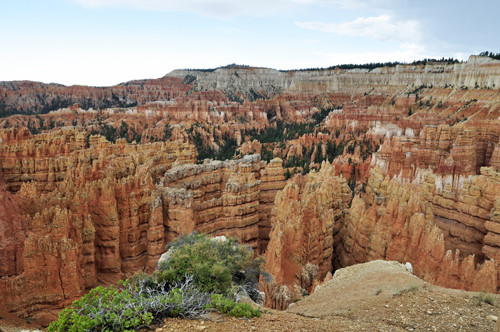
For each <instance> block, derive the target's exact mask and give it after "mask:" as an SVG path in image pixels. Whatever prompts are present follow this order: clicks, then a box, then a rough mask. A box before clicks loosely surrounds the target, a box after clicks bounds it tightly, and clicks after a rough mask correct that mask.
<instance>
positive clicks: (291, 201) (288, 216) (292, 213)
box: [266, 163, 351, 285]
mask: <svg viewBox="0 0 500 332" xmlns="http://www.w3.org/2000/svg"><path fill="white" fill-rule="evenodd" d="M350 197H351V191H350V189H349V188H348V187H347V184H346V181H345V179H343V178H341V177H335V176H334V168H333V167H332V166H331V165H330V164H328V163H323V164H322V167H321V170H320V171H319V172H318V173H315V172H311V173H310V174H309V175H308V176H301V175H296V176H294V177H293V178H292V179H291V181H289V182H288V183H287V185H286V186H285V188H284V189H283V191H280V192H279V193H278V194H277V195H276V198H275V207H274V208H273V211H272V218H271V226H272V230H271V233H270V241H269V245H268V248H267V252H266V261H267V269H268V271H269V272H270V273H271V274H272V275H273V276H274V278H275V282H276V283H277V284H286V285H293V284H294V283H295V282H296V281H297V280H296V277H295V273H299V272H300V270H301V269H302V267H303V266H305V265H306V264H307V263H311V264H314V265H317V266H318V267H319V271H318V277H319V278H321V279H322V278H324V276H325V275H326V274H327V273H328V272H329V271H331V270H332V260H333V234H334V233H336V232H338V230H339V229H340V228H341V227H342V220H343V210H344V209H346V208H347V205H348V203H349V201H350Z"/></svg>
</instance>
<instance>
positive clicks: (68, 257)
mask: <svg viewBox="0 0 500 332" xmlns="http://www.w3.org/2000/svg"><path fill="white" fill-rule="evenodd" d="M0 137H2V138H3V140H4V143H3V144H2V145H1V149H2V150H1V151H2V155H1V156H2V157H1V162H2V163H1V164H2V168H1V169H0V170H2V172H1V173H0V195H2V197H3V199H2V206H1V208H0V229H1V230H2V235H1V236H0V252H1V253H2V257H6V258H7V260H5V261H4V262H2V263H1V265H0V272H1V278H0V297H1V298H2V299H5V301H3V303H2V306H5V307H6V309H7V310H9V311H13V312H16V313H17V314H19V315H21V316H23V317H28V316H29V317H33V318H35V319H37V320H38V321H40V322H41V323H42V324H45V323H48V322H50V321H51V320H53V319H55V318H56V315H55V314H56V313H57V310H60V309H61V308H63V307H64V306H66V305H68V304H69V303H71V301H73V300H74V299H76V298H78V297H80V296H82V295H83V294H84V292H85V291H86V290H88V289H90V288H93V287H95V286H97V285H109V284H114V283H116V282H117V281H118V280H119V279H121V278H126V277H128V276H130V275H132V274H134V273H136V272H138V271H146V272H148V273H151V272H152V271H153V270H154V269H155V267H156V265H157V261H158V259H159V257H160V255H161V254H162V253H163V252H164V251H165V245H166V244H167V243H168V242H170V241H172V240H174V239H175V238H176V237H177V236H178V235H179V234H182V233H183V232H187V233H190V232H192V231H194V230H197V231H198V232H202V233H208V234H210V235H214V236H216V235H226V236H237V237H238V238H239V239H240V240H241V241H242V242H243V243H246V244H249V245H251V246H252V247H253V248H254V249H255V251H256V253H259V252H262V251H263V250H265V248H266V247H267V241H268V239H269V237H268V232H267V230H268V229H269V228H270V220H269V211H270V209H271V207H272V202H273V201H274V196H275V195H276V193H277V192H278V191H279V190H280V189H282V188H283V186H284V177H283V168H282V166H281V160H280V159H275V160H272V162H270V163H265V162H262V161H261V160H260V155H252V156H247V157H245V158H243V159H241V160H234V161H226V162H217V161H215V162H214V161H207V163H206V164H203V165H196V164H193V162H194V161H195V160H196V159H195V158H196V153H195V150H194V146H193V145H191V144H189V143H184V142H183V141H182V140H180V141H173V142H167V143H150V144H142V145H137V144H128V143H126V142H125V140H119V141H117V143H116V144H113V143H110V142H108V141H107V140H105V139H104V138H103V137H101V136H90V137H89V138H88V141H86V139H85V138H86V135H84V134H83V133H82V132H78V131H77V130H75V129H73V128H66V129H62V130H56V131H53V132H51V133H47V134H42V135H35V136H32V135H30V134H29V132H27V131H26V130H15V129H11V130H5V131H2V132H0ZM4 172H5V178H6V181H5V182H4ZM12 193H15V195H14V194H12ZM261 202H262V204H261ZM2 213H3V214H2ZM261 234H262V235H261Z"/></svg>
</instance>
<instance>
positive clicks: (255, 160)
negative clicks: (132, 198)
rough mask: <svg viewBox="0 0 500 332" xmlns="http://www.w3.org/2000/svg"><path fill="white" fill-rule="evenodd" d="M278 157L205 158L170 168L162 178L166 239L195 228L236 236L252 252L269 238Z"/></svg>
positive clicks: (280, 171) (278, 180) (280, 174)
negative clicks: (205, 160)
mask: <svg viewBox="0 0 500 332" xmlns="http://www.w3.org/2000/svg"><path fill="white" fill-rule="evenodd" d="M283 173H284V172H283V168H282V167H281V160H279V159H275V160H272V161H271V163H269V164H268V165H266V164H265V163H263V162H261V160H260V156H259V155H252V156H245V157H244V158H243V159H240V160H235V161H225V162H222V161H210V162H208V163H205V164H202V165H186V166H180V167H175V168H173V169H171V170H170V171H168V172H166V173H165V176H164V177H163V179H162V181H161V186H162V187H163V188H165V189H164V192H163V196H164V197H166V198H167V199H168V202H169V206H172V208H169V217H168V220H167V221H165V226H166V229H167V232H166V234H165V236H166V238H165V241H172V240H173V239H175V238H176V237H177V236H179V235H180V234H182V233H183V232H186V233H189V232H191V231H193V230H197V231H199V232H201V233H207V234H209V235H213V236H219V235H226V236H237V237H238V238H239V239H240V241H242V242H243V243H247V244H249V245H251V246H252V248H253V249H254V250H255V251H256V252H257V253H259V252H262V251H263V250H265V248H266V245H267V241H268V239H269V236H268V229H269V225H270V224H269V217H268V216H269V211H270V209H271V207H272V206H271V202H273V201H274V196H275V195H276V193H277V192H278V190H280V189H281V188H283V180H284V176H283Z"/></svg>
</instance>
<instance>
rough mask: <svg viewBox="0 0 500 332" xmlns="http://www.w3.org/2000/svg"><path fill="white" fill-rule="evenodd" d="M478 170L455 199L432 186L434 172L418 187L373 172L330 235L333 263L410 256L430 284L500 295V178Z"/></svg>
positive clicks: (492, 171)
mask: <svg viewBox="0 0 500 332" xmlns="http://www.w3.org/2000/svg"><path fill="white" fill-rule="evenodd" d="M481 173H482V174H481V175H479V176H471V177H469V179H468V180H466V181H465V184H464V187H463V188H462V189H461V192H460V193H459V194H458V196H457V197H453V198H452V197H450V195H449V193H450V192H449V191H448V194H447V193H446V192H442V193H437V192H436V190H435V188H436V184H437V183H439V178H437V177H436V176H434V175H433V174H432V173H431V172H429V173H428V174H426V176H425V177H426V179H425V183H424V184H423V185H414V184H402V183H401V182H399V181H398V180H397V179H392V180H390V179H389V177H385V178H384V177H383V175H382V172H381V170H380V169H378V168H376V169H374V170H372V176H371V177H370V180H369V181H368V186H367V188H366V195H365V196H364V197H362V198H359V197H355V198H354V200H353V202H352V206H351V208H350V209H349V213H348V214H346V219H345V223H344V226H343V227H342V229H341V230H340V231H339V233H338V234H336V235H335V238H336V239H337V241H336V242H337V243H338V244H339V245H338V246H337V247H336V252H337V254H338V261H337V262H336V265H337V267H340V266H348V265H353V264H356V263H360V262H366V261H371V260H376V259H386V260H397V261H400V262H410V263H411V264H412V266H413V270H414V273H415V274H416V275H417V276H419V277H421V278H423V279H424V280H427V281H429V282H431V283H433V284H437V285H441V286H445V287H452V288H461V289H465V290H472V291H488V292H492V293H497V292H498V289H499V283H498V272H499V271H498V266H497V264H496V260H497V259H498V257H496V256H497V255H498V253H499V252H498V246H499V245H498V242H497V239H496V236H497V233H496V232H497V231H498V230H497V229H496V228H495V225H496V224H497V223H498V221H497V220H496V219H497V218H496V217H495V218H493V217H492V216H493V215H494V214H495V213H496V209H495V207H494V205H495V203H494V202H497V201H498V197H497V196H496V193H495V190H498V185H500V182H498V173H497V172H496V171H494V170H493V169H490V168H482V169H481ZM471 189H472V190H471ZM479 201H481V203H479V204H478V202H479ZM487 215H488V217H487ZM486 224H488V229H489V230H487V229H486V228H485V225H486ZM486 233H487V234H488V239H485V234H486ZM493 258H495V259H493Z"/></svg>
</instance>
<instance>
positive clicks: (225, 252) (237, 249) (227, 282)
mask: <svg viewBox="0 0 500 332" xmlns="http://www.w3.org/2000/svg"><path fill="white" fill-rule="evenodd" d="M168 249H170V251H171V254H170V256H169V258H168V260H167V261H165V262H161V263H160V265H159V267H158V272H157V277H158V281H159V282H166V283H173V282H179V281H182V280H183V279H184V278H185V276H186V275H192V276H193V278H194V282H195V284H196V285H198V287H199V288H200V289H201V290H203V291H206V292H214V293H220V294H228V293H229V291H230V290H231V287H232V285H233V283H234V284H236V285H245V284H248V283H256V282H257V277H258V275H259V274H262V273H263V264H264V260H263V259H262V258H260V257H259V258H257V259H253V251H252V249H251V248H250V247H249V246H243V245H240V244H238V239H237V238H232V239H231V238H230V239H227V240H226V241H219V240H212V239H210V238H208V237H206V236H205V235H204V234H198V233H196V232H193V233H192V234H190V235H183V236H181V237H179V238H178V239H177V240H175V241H174V242H172V243H170V244H169V245H168V246H167V250H168ZM242 271H245V272H244V273H243V272H242Z"/></svg>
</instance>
